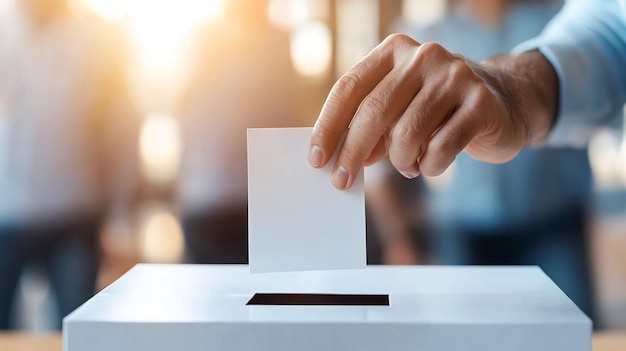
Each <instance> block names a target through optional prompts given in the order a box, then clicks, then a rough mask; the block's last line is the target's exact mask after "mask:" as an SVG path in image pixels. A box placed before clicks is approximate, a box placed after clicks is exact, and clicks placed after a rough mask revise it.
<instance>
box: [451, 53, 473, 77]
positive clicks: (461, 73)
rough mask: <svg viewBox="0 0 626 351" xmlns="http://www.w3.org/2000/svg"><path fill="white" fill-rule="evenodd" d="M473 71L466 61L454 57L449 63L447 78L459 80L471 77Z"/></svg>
mask: <svg viewBox="0 0 626 351" xmlns="http://www.w3.org/2000/svg"><path fill="white" fill-rule="evenodd" d="M473 75H474V71H472V69H471V68H470V67H469V65H468V64H467V63H465V62H464V61H462V60H460V59H456V60H454V61H453V62H452V64H450V70H449V78H450V80H451V81H453V82H461V81H465V80H467V79H470V78H472V77H473Z"/></svg>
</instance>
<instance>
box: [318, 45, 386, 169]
mask: <svg viewBox="0 0 626 351" xmlns="http://www.w3.org/2000/svg"><path fill="white" fill-rule="evenodd" d="M379 48H380V45H379V46H378V47H376V48H375V49H374V50H372V52H371V53H369V54H368V55H367V56H366V57H365V58H364V59H363V60H361V61H360V62H359V63H357V64H356V65H355V66H354V67H352V68H351V69H350V70H349V71H348V72H347V73H346V74H344V75H343V76H342V77H341V78H339V80H338V81H337V82H336V83H335V85H333V87H332V89H331V90H330V93H329V94H328V97H327V98H326V102H324V107H323V108H322V112H321V113H320V115H319V117H318V119H317V122H315V126H314V128H313V135H312V136H311V145H310V149H309V163H310V164H311V166H313V167H315V168H321V167H324V166H325V165H326V164H327V163H328V161H329V160H330V159H331V158H332V156H333V154H334V153H335V150H336V149H337V146H338V144H339V140H340V139H341V137H342V136H343V134H344V133H345V132H346V130H347V129H348V126H349V125H350V122H351V121H352V118H353V117H354V114H355V113H356V111H357V110H358V108H359V105H360V104H361V102H362V101H363V100H364V99H365V97H366V96H367V95H368V94H369V93H370V92H371V91H372V90H373V89H374V88H375V87H376V85H377V84H378V83H379V82H380V81H381V80H382V79H383V78H384V77H385V76H386V75H387V74H388V73H389V72H390V71H391V69H392V68H393V57H392V55H390V54H389V53H387V52H385V51H383V50H380V49H379Z"/></svg>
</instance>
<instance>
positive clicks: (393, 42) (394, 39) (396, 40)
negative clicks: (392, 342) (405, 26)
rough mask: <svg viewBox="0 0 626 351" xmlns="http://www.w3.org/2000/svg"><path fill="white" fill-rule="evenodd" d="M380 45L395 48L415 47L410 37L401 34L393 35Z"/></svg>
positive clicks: (414, 42)
mask: <svg viewBox="0 0 626 351" xmlns="http://www.w3.org/2000/svg"><path fill="white" fill-rule="evenodd" d="M382 45H383V46H384V47H387V48H388V47H396V46H406V45H417V42H416V41H415V40H413V38H411V37H410V36H408V35H406V34H402V33H394V34H391V35H389V36H387V38H385V40H384V41H383V43H382Z"/></svg>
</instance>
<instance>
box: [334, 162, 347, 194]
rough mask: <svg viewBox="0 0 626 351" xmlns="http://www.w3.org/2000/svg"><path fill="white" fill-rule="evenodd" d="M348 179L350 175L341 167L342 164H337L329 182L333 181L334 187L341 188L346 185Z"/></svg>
mask: <svg viewBox="0 0 626 351" xmlns="http://www.w3.org/2000/svg"><path fill="white" fill-rule="evenodd" d="M349 179H350V175H349V174H348V171H346V169H345V168H343V166H339V167H337V169H336V170H335V173H333V177H332V179H331V182H332V183H333V185H334V186H335V188H337V189H342V190H343V189H345V188H346V187H347V186H348V180H349Z"/></svg>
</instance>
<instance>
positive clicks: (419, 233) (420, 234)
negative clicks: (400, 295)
mask: <svg viewBox="0 0 626 351" xmlns="http://www.w3.org/2000/svg"><path fill="white" fill-rule="evenodd" d="M426 192H427V189H426V185H425V184H424V181H423V178H418V179H406V178H405V177H403V176H402V175H401V174H399V173H398V172H396V171H395V170H394V169H393V167H392V166H391V164H390V163H389V162H388V161H387V160H385V161H382V162H379V163H377V164H375V165H372V166H370V167H367V168H365V209H366V213H367V216H366V221H367V226H366V227H367V263H368V264H389V265H414V264H425V263H428V261H429V259H430V254H429V252H428V247H429V244H428V242H429V238H428V235H427V233H428V231H429V229H428V226H429V221H428V219H427V218H426V213H427V211H426V205H427V203H426V202H425V196H426Z"/></svg>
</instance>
